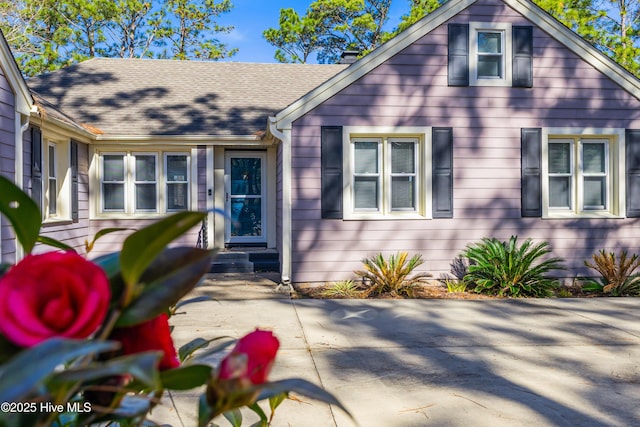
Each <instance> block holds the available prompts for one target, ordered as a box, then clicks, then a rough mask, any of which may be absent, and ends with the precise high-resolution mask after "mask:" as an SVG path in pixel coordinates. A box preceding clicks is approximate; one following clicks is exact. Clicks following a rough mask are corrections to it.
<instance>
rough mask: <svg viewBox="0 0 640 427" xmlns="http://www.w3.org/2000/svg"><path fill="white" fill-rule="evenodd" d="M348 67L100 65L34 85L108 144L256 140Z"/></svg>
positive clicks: (135, 61)
mask: <svg viewBox="0 0 640 427" xmlns="http://www.w3.org/2000/svg"><path fill="white" fill-rule="evenodd" d="M345 67H346V66H345V65H318V64H254V63H238V62H204V61H172V60H150V59H112V58H110V59H107V58H95V59H91V60H88V61H85V62H82V63H79V64H76V65H73V66H71V67H67V68H63V69H61V70H57V71H54V72H51V73H48V74H44V75H41V76H38V77H32V78H30V79H29V80H28V81H27V84H28V85H29V87H30V88H31V89H32V90H33V91H35V92H36V94H37V95H38V96H39V97H41V98H43V99H44V100H45V101H46V102H41V105H43V106H44V108H45V110H46V109H47V106H49V108H55V109H57V110H60V111H63V112H64V113H65V114H66V115H67V117H69V118H73V119H74V120H75V122H76V123H77V124H82V125H83V126H85V127H87V128H90V129H93V130H94V131H96V132H98V133H102V134H103V135H104V136H106V137H109V136H112V137H113V136H145V135H166V136H169V135H212V136H215V135H220V136H229V135H254V134H257V133H259V132H260V131H264V130H266V123H267V117H268V116H270V115H273V114H275V113H277V112H278V111H280V110H282V109H284V108H285V107H287V106H288V105H290V104H291V103H293V102H294V101H295V100H297V99H298V98H300V97H301V96H303V95H304V94H306V93H307V92H309V91H310V90H312V89H313V88H315V87H316V86H318V85H320V84H321V83H323V82H325V81H326V80H327V79H329V78H330V77H332V76H334V75H335V74H337V73H338V72H340V71H341V70H343V69H344V68H345Z"/></svg>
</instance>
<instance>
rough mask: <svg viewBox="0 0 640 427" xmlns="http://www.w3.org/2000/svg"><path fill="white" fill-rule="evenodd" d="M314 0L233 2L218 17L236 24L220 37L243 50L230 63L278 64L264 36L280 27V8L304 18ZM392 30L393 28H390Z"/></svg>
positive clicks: (400, 5)
mask: <svg viewBox="0 0 640 427" xmlns="http://www.w3.org/2000/svg"><path fill="white" fill-rule="evenodd" d="M312 2H313V0H232V3H233V6H234V7H233V9H232V10H231V11H230V12H229V13H227V14H225V15H222V16H221V17H220V18H218V23H219V24H220V25H232V26H234V27H235V29H234V30H233V31H232V32H231V33H229V34H218V35H217V38H218V39H219V40H220V41H221V42H223V43H226V44H227V45H228V47H229V48H235V47H237V48H238V49H239V51H238V53H236V54H235V55H234V56H233V57H231V58H229V59H227V60H226V61H235V62H263V63H264V62H277V61H276V60H275V59H274V57H273V56H274V54H275V51H276V48H275V47H274V46H272V45H270V44H269V43H267V41H266V40H265V39H264V38H263V37H262V32H263V31H264V30H266V29H267V28H272V27H273V28H277V27H278V18H279V17H280V9H284V8H294V9H295V10H296V11H297V12H298V14H300V15H303V14H304V13H305V11H306V10H307V8H308V6H309V5H310V4H311V3H312ZM408 4H409V2H408V1H407V0H394V3H393V5H392V10H391V14H390V19H389V23H390V24H389V25H390V26H391V27H394V26H395V25H396V24H397V23H398V22H400V17H401V16H402V15H403V14H406V13H407V11H408ZM389 29H391V28H389Z"/></svg>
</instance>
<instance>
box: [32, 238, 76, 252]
mask: <svg viewBox="0 0 640 427" xmlns="http://www.w3.org/2000/svg"><path fill="white" fill-rule="evenodd" d="M37 242H38V243H42V244H43V245H47V246H51V247H54V248H58V249H62V250H63V251H69V252H76V253H77V251H76V250H75V249H74V248H72V247H71V246H69V245H67V244H66V243H62V242H61V241H59V240H56V239H52V238H51V237H47V236H38V239H37Z"/></svg>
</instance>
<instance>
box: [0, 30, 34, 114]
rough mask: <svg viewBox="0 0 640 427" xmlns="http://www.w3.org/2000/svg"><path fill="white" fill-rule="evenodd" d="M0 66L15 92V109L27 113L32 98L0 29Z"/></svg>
mask: <svg viewBox="0 0 640 427" xmlns="http://www.w3.org/2000/svg"><path fill="white" fill-rule="evenodd" d="M0 67H2V70H3V71H4V75H5V77H6V78H7V80H8V81H9V85H11V88H12V89H13V91H14V93H15V96H16V100H15V102H16V109H17V110H18V111H19V112H20V113H22V114H29V112H30V111H31V106H32V105H33V99H32V98H31V94H30V92H29V88H28V87H27V83H26V82H25V80H24V78H23V77H22V73H20V69H19V68H18V64H16V61H15V58H14V57H13V54H12V53H11V49H10V48H9V44H8V43H7V40H6V39H5V37H4V34H2V31H0Z"/></svg>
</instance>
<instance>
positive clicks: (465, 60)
mask: <svg viewBox="0 0 640 427" xmlns="http://www.w3.org/2000/svg"><path fill="white" fill-rule="evenodd" d="M448 52H449V56H448V61H449V66H448V81H449V86H469V25H468V24H449V48H448Z"/></svg>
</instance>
